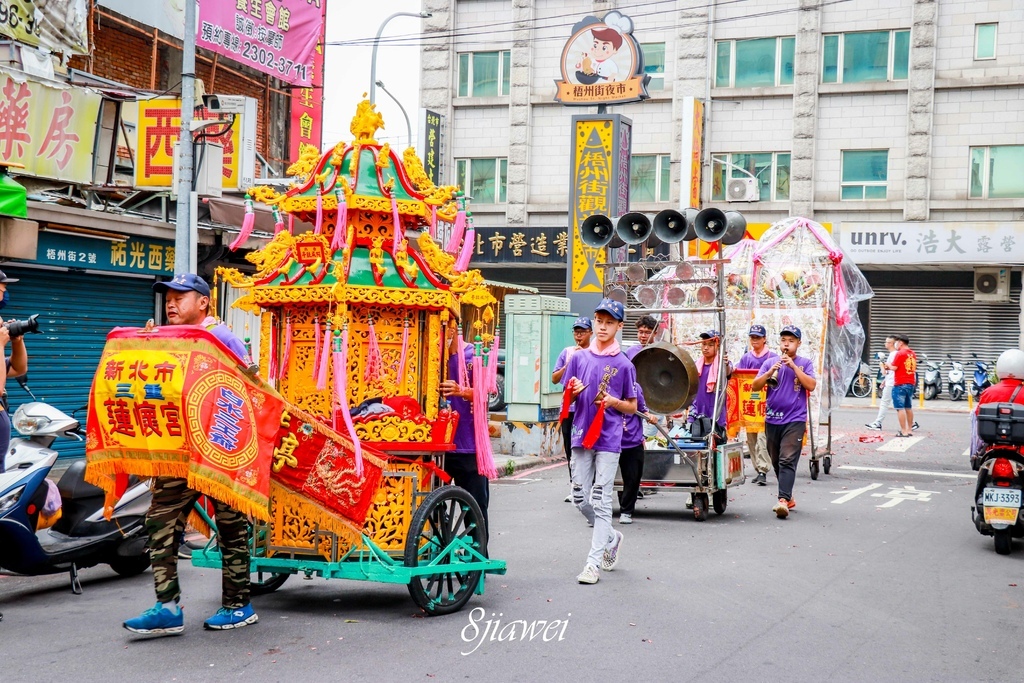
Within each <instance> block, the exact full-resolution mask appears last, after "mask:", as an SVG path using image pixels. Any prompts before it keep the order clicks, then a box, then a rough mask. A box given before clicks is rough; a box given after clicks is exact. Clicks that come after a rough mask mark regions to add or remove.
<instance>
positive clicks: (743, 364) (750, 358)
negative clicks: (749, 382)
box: [736, 349, 779, 370]
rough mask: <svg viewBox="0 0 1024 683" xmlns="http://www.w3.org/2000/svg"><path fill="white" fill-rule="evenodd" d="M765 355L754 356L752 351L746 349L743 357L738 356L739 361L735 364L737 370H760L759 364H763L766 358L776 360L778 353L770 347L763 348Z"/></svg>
mask: <svg viewBox="0 0 1024 683" xmlns="http://www.w3.org/2000/svg"><path fill="white" fill-rule="evenodd" d="M764 352H765V355H763V356H755V355H754V352H753V351H747V352H746V353H745V354H743V358H740V362H739V363H737V364H736V369H737V370H760V369H761V366H762V365H764V363H765V361H767V360H778V358H779V354H777V353H775V352H774V351H772V350H771V349H764Z"/></svg>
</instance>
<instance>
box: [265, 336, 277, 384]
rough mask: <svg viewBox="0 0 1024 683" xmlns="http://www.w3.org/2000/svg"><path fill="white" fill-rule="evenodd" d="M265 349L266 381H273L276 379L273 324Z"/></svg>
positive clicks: (275, 338)
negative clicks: (267, 346) (267, 360)
mask: <svg viewBox="0 0 1024 683" xmlns="http://www.w3.org/2000/svg"><path fill="white" fill-rule="evenodd" d="M269 347H270V348H268V349H267V358H268V359H269V362H268V363H267V380H273V379H274V378H275V377H277V331H276V330H275V329H274V326H273V323H271V326H270V344H269Z"/></svg>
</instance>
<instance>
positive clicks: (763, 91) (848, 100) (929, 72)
mask: <svg viewBox="0 0 1024 683" xmlns="http://www.w3.org/2000/svg"><path fill="white" fill-rule="evenodd" d="M423 9H424V10H426V11H428V12H431V13H432V15H433V16H432V17H430V18H428V19H426V20H425V21H424V35H425V40H424V43H423V48H422V76H421V99H422V105H423V106H424V107H425V108H427V109H430V110H432V111H435V112H438V113H440V114H441V115H442V116H443V118H444V125H443V132H444V136H443V152H444V154H443V158H444V160H445V161H444V164H443V165H444V172H445V174H446V175H445V179H446V180H447V181H448V182H459V183H460V184H463V185H464V186H466V187H467V189H468V191H469V193H470V194H471V195H472V196H473V212H474V216H475V219H476V224H477V226H478V233H479V234H480V235H481V237H480V238H479V239H478V248H477V252H476V254H477V259H478V260H477V263H478V264H479V265H480V267H481V268H482V269H483V270H484V271H485V272H486V273H488V275H490V276H492V277H495V278H497V279H502V280H507V281H508V280H511V281H522V282H523V283H524V284H531V285H533V286H537V287H539V288H541V289H542V291H545V292H547V293H552V294H564V293H565V280H566V277H565V269H566V265H565V263H566V262H565V249H564V247H560V246H558V245H562V244H564V243H565V241H566V237H565V236H566V235H567V234H568V233H570V232H571V231H572V230H573V229H574V228H575V226H573V225H570V220H569V213H568V204H567V190H568V186H569V165H570V164H569V150H570V143H571V139H570V138H571V125H570V122H571V117H572V116H573V115H574V114H587V113H594V111H595V108H594V107H567V106H564V105H562V104H560V103H558V102H556V101H555V100H554V97H555V93H556V86H555V80H556V79H557V78H558V77H559V60H560V53H561V50H562V47H563V45H564V43H565V41H566V39H567V38H568V36H569V35H570V32H571V27H572V26H573V24H575V23H576V22H577V21H579V20H580V19H582V18H584V17H585V16H587V15H593V16H597V17H599V18H600V17H603V16H604V14H605V13H607V12H608V11H610V10H613V9H617V10H619V11H620V12H622V13H623V14H627V15H629V16H630V17H631V18H632V20H633V23H634V30H633V35H634V37H635V38H636V40H637V41H638V42H639V43H640V44H641V46H642V48H643V52H644V56H645V70H646V73H647V74H648V75H649V76H650V77H651V81H650V84H649V86H648V90H649V94H650V98H649V99H647V100H645V101H643V102H639V103H633V104H625V105H615V106H610V107H609V108H608V111H609V112H614V113H619V114H622V115H624V116H626V117H628V118H629V119H631V120H632V123H633V131H632V162H631V183H630V194H631V197H630V208H631V210H633V211H641V212H645V213H650V214H652V213H655V212H657V211H658V210H661V209H664V208H678V207H685V206H688V205H691V203H692V202H691V201H690V192H689V187H682V188H681V182H680V179H681V177H682V178H684V182H685V179H686V178H688V171H687V168H688V166H689V159H690V156H691V155H692V153H693V151H694V146H693V145H694V141H693V139H692V136H691V134H690V131H691V129H692V125H691V123H690V122H687V121H685V120H684V119H685V117H684V111H688V109H687V107H688V106H689V107H692V102H693V100H694V99H696V100H699V101H701V102H703V103H704V107H703V112H704V118H703V137H702V139H699V140H698V141H697V144H698V145H699V153H700V158H701V181H700V185H699V187H700V190H699V192H700V194H699V196H700V203H701V207H704V206H710V205H715V206H719V207H720V208H729V209H733V210H738V211H741V212H742V213H743V214H744V216H745V217H746V219H747V221H748V225H749V227H750V233H751V236H753V237H758V236H759V235H760V234H761V232H763V230H764V229H765V228H766V227H767V226H768V225H770V224H771V223H773V222H775V221H778V220H780V219H782V218H785V217H788V216H804V217H808V218H812V219H814V220H816V221H818V222H820V223H822V224H824V225H826V226H827V227H828V228H829V229H830V230H831V231H832V233H833V235H834V236H836V237H837V238H838V241H839V243H840V244H841V246H842V247H843V249H844V250H845V251H846V254H847V257H848V258H851V259H853V260H854V262H856V263H857V264H858V265H859V266H860V267H861V268H862V269H863V270H864V271H865V273H866V275H867V277H868V280H869V282H870V283H871V284H872V286H873V288H874V289H875V292H876V296H875V298H874V299H872V300H871V301H870V302H867V303H865V304H864V310H863V311H862V319H863V320H865V321H866V326H867V327H868V331H869V343H868V345H867V348H866V352H867V350H868V349H870V350H879V349H881V341H882V338H883V337H884V336H885V334H887V333H890V332H892V331H902V332H904V333H906V334H908V335H909V336H910V337H911V340H912V345H913V346H914V347H915V348H917V349H918V350H919V351H920V352H924V353H926V354H928V355H931V356H932V357H933V358H941V359H944V357H945V354H946V353H950V354H953V355H955V356H956V357H958V358H960V359H961V360H970V357H969V356H968V355H967V354H968V353H969V352H971V351H975V352H977V353H978V354H979V355H980V356H981V357H983V358H987V359H989V360H991V359H992V358H993V357H994V356H995V355H997V354H998V353H999V352H1000V351H1001V350H1003V349H1005V348H1007V347H1008V346H1017V345H1019V344H1020V343H1021V318H1022V310H1021V277H1020V275H1021V274H1020V271H1021V265H1022V263H1024V213H1022V211H1021V207H1022V206H1024V8H1022V7H1021V6H1020V3H1015V2H1012V0H979V1H978V2H971V3H959V2H946V1H939V0H895V1H892V0H849V1H847V2H838V3H821V2H818V1H817V0H757V1H756V2H719V3H692V2H681V1H679V2H655V3H622V2H620V3H614V2H600V1H594V2H584V1H580V0H575V1H573V0H570V1H568V2H562V1H559V2H555V1H554V0H513V1H512V2H504V1H502V0H424V3H423ZM730 181H739V182H730ZM556 240H557V242H556ZM553 244H554V245H555V246H554V247H551V245H553ZM511 245H515V246H516V249H511V248H510V246H511ZM538 245H543V246H546V247H550V248H544V249H538ZM542 252H546V254H545V253H542Z"/></svg>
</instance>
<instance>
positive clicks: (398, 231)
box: [391, 194, 405, 254]
mask: <svg viewBox="0 0 1024 683" xmlns="http://www.w3.org/2000/svg"><path fill="white" fill-rule="evenodd" d="M391 216H392V218H394V221H395V239H394V242H392V244H391V253H392V254H397V253H398V249H399V247H401V246H402V240H404V239H405V235H404V234H403V232H402V217H401V216H399V215H398V200H397V199H395V195H393V194H392V195H391Z"/></svg>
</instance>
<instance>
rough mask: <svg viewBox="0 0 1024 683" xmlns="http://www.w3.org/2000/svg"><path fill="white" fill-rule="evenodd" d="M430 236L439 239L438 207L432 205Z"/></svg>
mask: <svg viewBox="0 0 1024 683" xmlns="http://www.w3.org/2000/svg"><path fill="white" fill-rule="evenodd" d="M430 238H431V239H437V207H436V206H434V205H433V204H431V205H430Z"/></svg>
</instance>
